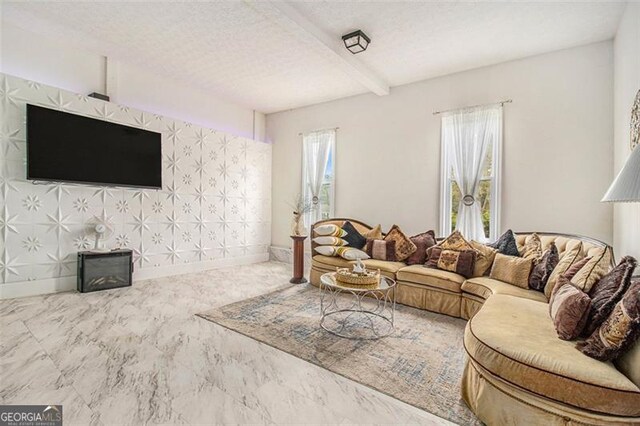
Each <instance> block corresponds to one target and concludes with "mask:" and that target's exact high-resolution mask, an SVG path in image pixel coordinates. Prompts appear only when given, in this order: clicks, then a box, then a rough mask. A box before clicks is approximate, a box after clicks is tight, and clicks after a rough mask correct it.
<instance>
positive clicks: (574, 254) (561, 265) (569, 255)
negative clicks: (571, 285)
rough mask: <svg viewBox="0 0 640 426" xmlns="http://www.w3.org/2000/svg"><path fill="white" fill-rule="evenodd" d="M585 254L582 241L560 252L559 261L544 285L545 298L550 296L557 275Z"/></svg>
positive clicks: (565, 270)
mask: <svg viewBox="0 0 640 426" xmlns="http://www.w3.org/2000/svg"><path fill="white" fill-rule="evenodd" d="M585 257H586V256H585V255H584V254H582V242H579V243H578V244H574V245H573V246H572V247H571V249H567V250H565V251H564V252H562V253H561V254H560V261H559V262H558V264H557V265H556V267H555V268H553V271H552V272H551V275H550V276H549V279H548V280H547V284H546V285H545V286H544V295H545V296H547V298H550V297H551V292H552V291H553V289H554V288H555V286H556V283H557V282H558V277H559V276H560V275H563V274H564V273H565V272H567V270H568V269H569V268H570V267H571V265H573V264H574V263H576V262H578V261H580V259H583V258H585Z"/></svg>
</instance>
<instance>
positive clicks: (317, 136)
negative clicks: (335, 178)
mask: <svg viewBox="0 0 640 426" xmlns="http://www.w3.org/2000/svg"><path fill="white" fill-rule="evenodd" d="M335 140H336V130H335V129H328V130H319V131H316V132H311V133H308V134H306V135H304V137H303V149H302V157H303V158H302V164H303V168H302V180H303V182H302V185H303V188H302V193H303V196H304V200H305V202H307V203H311V205H312V206H313V208H312V209H311V211H310V212H308V213H307V214H306V215H305V220H304V223H305V226H310V225H311V224H313V223H315V222H317V221H318V220H320V219H321V218H322V209H321V208H320V207H321V206H320V189H321V188H322V181H323V179H324V175H325V172H326V169H327V161H328V160H329V153H330V152H331V150H332V149H333V146H334V144H335Z"/></svg>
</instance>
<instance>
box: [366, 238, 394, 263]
mask: <svg viewBox="0 0 640 426" xmlns="http://www.w3.org/2000/svg"><path fill="white" fill-rule="evenodd" d="M364 251H365V252H366V253H367V255H368V256H370V257H371V258H372V259H378V260H388V261H394V260H395V258H396V242H395V241H385V240H367V244H366V245H365V248H364Z"/></svg>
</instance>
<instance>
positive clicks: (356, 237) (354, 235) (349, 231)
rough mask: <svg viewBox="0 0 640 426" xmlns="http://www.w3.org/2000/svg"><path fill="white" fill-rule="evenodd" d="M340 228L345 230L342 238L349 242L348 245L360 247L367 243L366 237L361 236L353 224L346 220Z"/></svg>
mask: <svg viewBox="0 0 640 426" xmlns="http://www.w3.org/2000/svg"><path fill="white" fill-rule="evenodd" d="M342 230H343V231H345V232H346V235H343V236H342V239H343V240H345V241H347V242H348V243H349V246H351V247H355V248H357V249H361V248H363V247H364V245H365V244H366V243H367V239H366V238H365V237H364V236H362V234H361V233H360V232H358V230H357V229H356V227H355V226H353V224H352V223H351V222H349V221H348V220H347V221H346V222H345V223H344V225H342Z"/></svg>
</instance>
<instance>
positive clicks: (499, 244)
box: [487, 229, 520, 256]
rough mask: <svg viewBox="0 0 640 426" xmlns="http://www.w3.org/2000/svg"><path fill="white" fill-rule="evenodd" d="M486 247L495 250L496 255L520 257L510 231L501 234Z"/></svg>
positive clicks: (514, 237)
mask: <svg viewBox="0 0 640 426" xmlns="http://www.w3.org/2000/svg"><path fill="white" fill-rule="evenodd" d="M487 245H488V246H489V247H493V248H494V249H497V250H498V253H501V254H506V255H507V256H520V252H519V251H518V244H517V243H516V236H515V235H514V234H513V231H512V230H511V229H509V230H507V231H506V232H505V233H504V234H502V235H501V236H500V238H498V240H497V241H496V242H495V243H491V244H487Z"/></svg>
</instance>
